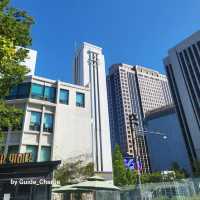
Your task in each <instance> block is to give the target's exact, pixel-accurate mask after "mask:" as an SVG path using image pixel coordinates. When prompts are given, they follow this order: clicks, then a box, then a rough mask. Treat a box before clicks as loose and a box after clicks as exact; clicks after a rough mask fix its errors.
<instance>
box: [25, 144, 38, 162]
mask: <svg viewBox="0 0 200 200" xmlns="http://www.w3.org/2000/svg"><path fill="white" fill-rule="evenodd" d="M37 151H38V147H37V146H35V145H27V146H26V153H31V156H32V162H35V161H36V160H37Z"/></svg>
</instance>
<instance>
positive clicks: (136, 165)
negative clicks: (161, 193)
mask: <svg viewBox="0 0 200 200" xmlns="http://www.w3.org/2000/svg"><path fill="white" fill-rule="evenodd" d="M124 165H125V167H126V168H127V169H130V170H134V169H139V170H140V171H141V170H142V168H143V166H142V162H141V160H140V159H138V162H136V158H133V157H125V158H124Z"/></svg>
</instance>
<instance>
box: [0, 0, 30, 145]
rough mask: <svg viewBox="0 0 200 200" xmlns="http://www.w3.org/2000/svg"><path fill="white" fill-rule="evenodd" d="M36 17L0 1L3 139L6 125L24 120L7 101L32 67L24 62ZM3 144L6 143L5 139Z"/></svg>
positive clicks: (4, 1) (0, 131)
mask: <svg viewBox="0 0 200 200" xmlns="http://www.w3.org/2000/svg"><path fill="white" fill-rule="evenodd" d="M32 24H33V19H32V17H30V16H29V15H28V14H27V13H26V12H25V11H21V10H18V9H16V8H12V7H9V0H1V1H0V134H1V136H0V138H1V141H3V137H4V136H3V134H2V132H3V130H4V129H5V127H9V128H13V127H16V126H17V125H19V123H21V119H22V117H23V112H22V111H21V110H19V109H16V108H14V107H12V106H8V105H7V104H6V103H5V97H6V96H7V95H8V94H9V93H10V91H11V89H12V88H13V87H15V86H16V85H18V84H19V83H21V82H22V81H23V80H24V79H25V75H26V74H27V73H28V69H27V68H26V67H25V66H23V65H22V64H21V63H22V62H23V61H24V59H25V58H26V57H27V50H25V49H24V48H21V47H28V46H30V45H31V41H32V40H31V36H30V29H31V26H32ZM1 143H2V142H1Z"/></svg>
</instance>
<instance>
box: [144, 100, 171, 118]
mask: <svg viewBox="0 0 200 200" xmlns="http://www.w3.org/2000/svg"><path fill="white" fill-rule="evenodd" d="M174 112H175V106H174V104H170V105H166V106H162V107H159V108H156V109H154V110H151V111H148V112H147V113H146V115H145V121H146V120H151V119H155V118H158V117H161V116H165V115H168V114H171V113H174Z"/></svg>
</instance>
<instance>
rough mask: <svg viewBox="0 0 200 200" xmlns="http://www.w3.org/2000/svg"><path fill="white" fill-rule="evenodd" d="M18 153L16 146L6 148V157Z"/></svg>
mask: <svg viewBox="0 0 200 200" xmlns="http://www.w3.org/2000/svg"><path fill="white" fill-rule="evenodd" d="M18 152H19V146H18V145H12V146H9V147H8V152H7V155H9V154H14V153H18Z"/></svg>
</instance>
